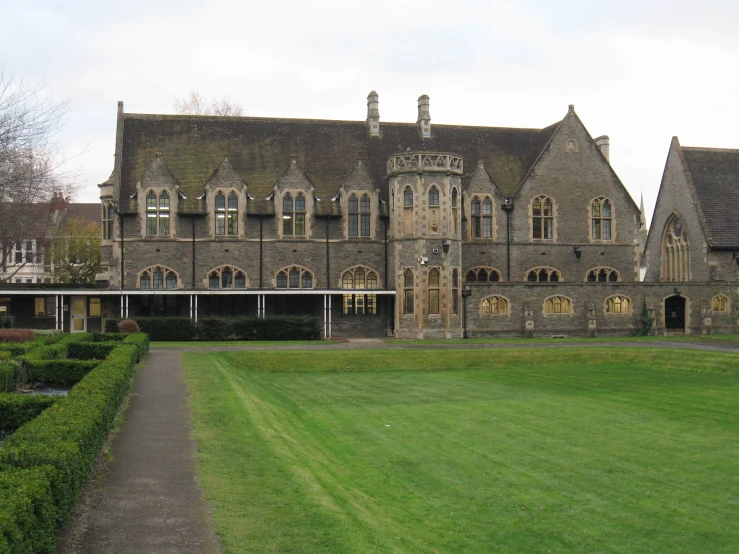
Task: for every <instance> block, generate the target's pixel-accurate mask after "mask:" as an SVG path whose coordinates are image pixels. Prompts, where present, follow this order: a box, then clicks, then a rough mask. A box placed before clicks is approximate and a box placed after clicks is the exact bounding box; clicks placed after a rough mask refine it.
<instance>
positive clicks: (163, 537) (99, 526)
mask: <svg viewBox="0 0 739 554" xmlns="http://www.w3.org/2000/svg"><path fill="white" fill-rule="evenodd" d="M582 346H589V347H598V346H600V347H603V346H620V347H643V348H681V349H692V350H712V351H718V352H737V353H739V343H737V342H733V341H726V342H724V341H710V342H709V341H705V342H703V341H701V342H697V341H696V342H680V343H675V342H669V341H664V342H662V341H660V342H651V343H644V342H633V343H632V342H613V343H608V342H602V343H599V342H592V343H578V342H572V343H559V344H557V343H538V344H537V343H532V344H529V345H523V344H447V345H444V344H440V343H436V344H429V345H422V344H402V343H401V344H397V343H396V344H393V342H392V341H388V342H385V341H382V340H377V341H367V340H364V341H348V342H343V343H333V344H320V343H318V344H315V343H313V344H305V345H295V346H293V345H278V344H275V345H274V346H254V347H249V346H239V347H212V348H197V347H196V348H187V349H183V348H152V349H151V351H150V353H149V355H148V357H147V358H146V361H145V363H144V366H143V367H142V368H141V369H140V370H139V372H138V374H137V375H136V379H135V381H134V385H133V395H132V398H131V404H130V407H129V409H128V411H127V412H126V416H125V422H124V424H123V427H122V429H121V430H120V432H119V433H118V435H117V436H116V437H115V439H114V441H113V446H112V457H113V461H112V462H110V463H109V464H108V466H107V467H106V468H105V469H104V471H103V474H102V476H101V477H100V481H99V482H98V483H96V486H95V487H94V488H95V489H96V490H93V491H89V490H88V491H87V493H86V496H85V499H83V502H82V505H81V506H80V507H78V510H77V513H76V514H75V515H73V518H72V524H71V525H70V528H69V529H68V530H67V531H65V533H63V534H62V535H61V537H60V541H59V548H58V552H59V554H82V553H90V554H107V553H112V554H119V553H120V554H124V553H131V554H148V553H155V554H189V553H193V554H211V553H213V554H217V553H219V552H220V546H219V543H218V540H217V539H216V538H215V535H214V534H213V530H212V526H211V519H210V512H209V508H208V506H207V505H206V503H205V502H204V500H203V496H202V491H201V490H200V488H199V486H198V484H197V481H196V471H195V470H196V464H195V444H194V442H193V440H192V438H191V436H190V430H191V413H190V409H189V404H188V397H187V389H186V387H185V382H184V377H183V374H182V352H183V351H185V350H187V351H197V350H237V349H238V350H297V349H308V350H313V349H315V350H324V349H337V350H342V349H353V348H402V349H415V348H480V349H484V348H569V347H582Z"/></svg>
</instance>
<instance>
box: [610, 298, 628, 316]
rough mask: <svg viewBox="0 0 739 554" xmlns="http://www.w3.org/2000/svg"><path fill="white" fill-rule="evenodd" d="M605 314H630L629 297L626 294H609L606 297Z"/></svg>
mask: <svg viewBox="0 0 739 554" xmlns="http://www.w3.org/2000/svg"><path fill="white" fill-rule="evenodd" d="M606 313H607V314H630V313H631V299H630V298H629V297H628V296H621V295H616V296H609V297H608V298H606Z"/></svg>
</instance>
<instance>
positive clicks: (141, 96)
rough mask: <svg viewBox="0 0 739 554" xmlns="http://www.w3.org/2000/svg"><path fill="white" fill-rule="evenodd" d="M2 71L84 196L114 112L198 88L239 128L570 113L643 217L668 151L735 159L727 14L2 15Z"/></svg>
mask: <svg viewBox="0 0 739 554" xmlns="http://www.w3.org/2000/svg"><path fill="white" fill-rule="evenodd" d="M0 14H2V23H0V72H2V73H4V74H5V76H6V77H13V78H14V79H25V80H26V81H28V82H31V83H35V82H38V81H41V80H43V81H45V82H46V83H47V87H46V91H47V92H48V93H49V94H52V95H53V96H54V97H55V98H57V99H59V100H64V99H66V100H68V101H69V114H68V119H67V122H66V125H65V126H64V128H63V130H62V131H61V132H60V134H59V135H58V137H57V138H58V140H59V141H60V142H61V143H62V144H63V145H64V147H65V150H66V151H67V153H68V154H79V153H80V152H84V153H83V154H81V155H78V156H77V157H76V159H75V160H74V161H73V162H72V164H73V165H75V166H79V167H80V170H81V173H80V178H81V182H82V185H84V186H83V188H82V190H81V192H80V193H79V194H78V195H77V197H76V200H78V201H83V202H94V201H97V197H98V189H97V187H96V185H97V183H100V182H102V181H104V180H106V179H107V178H108V176H109V175H110V172H111V170H112V168H113V152H114V147H115V116H116V103H117V101H118V100H123V101H124V106H125V110H126V111H127V112H136V113H171V112H172V111H173V104H174V102H175V100H176V99H177V98H178V97H184V96H186V95H188V93H189V91H190V90H197V91H199V92H200V93H201V94H202V95H203V96H206V97H208V98H222V97H229V98H230V99H231V100H233V101H234V102H236V103H238V104H240V105H241V106H243V108H244V113H245V115H250V116H268V117H273V116H274V117H297V118H321V119H346V120H364V119H365V118H366V109H367V107H366V97H367V94H368V92H369V91H370V90H373V89H374V90H377V91H378V93H379V95H380V116H381V121H405V122H415V120H416V115H417V110H416V105H417V98H418V96H420V95H421V94H428V95H429V96H430V97H431V119H432V125H433V124H434V123H437V124H468V125H484V126H496V127H536V128H541V127H545V126H547V125H549V124H551V123H554V122H555V121H559V120H560V119H562V117H563V116H564V115H565V113H566V112H567V106H568V104H574V105H575V111H576V112H577V113H578V115H579V116H580V118H581V119H582V121H583V123H584V124H585V126H586V127H587V128H588V130H589V131H590V133H591V135H592V136H594V137H596V136H599V135H602V134H607V135H609V136H610V138H611V163H612V165H613V167H614V169H615V170H616V173H618V175H619V177H620V178H621V180H622V181H623V183H624V184H625V185H626V187H627V188H628V190H629V191H630V193H631V195H632V196H633V197H634V199H635V201H636V202H637V203H638V202H639V196H640V193H641V191H642V190H643V192H644V201H645V205H646V211H647V215H648V217H651V211H652V207H653V205H654V202H655V200H656V196H657V191H658V188H659V183H660V179H661V176H662V170H663V168H664V163H665V158H666V156H667V150H668V147H669V143H670V139H671V137H672V136H674V135H677V136H678V137H679V139H680V143H681V144H682V145H683V146H711V147H723V148H739V139H738V138H737V137H736V136H735V134H734V126H735V125H736V124H737V123H739V103H738V102H737V100H738V99H739V33H737V29H738V28H739V2H736V0H734V1H715V0H704V1H703V2H689V3H688V2H683V1H680V0H678V1H652V0H641V1H639V2H633V1H630V0H629V1H623V0H621V1H598V0H589V1H582V2H579V1H578V2H576V1H564V0H558V1H541V2H535V1H521V2H513V1H508V2H498V1H488V2H477V1H464V0H456V1H454V2H449V1H438V0H430V1H429V0H426V1H423V2H420V1H415V2H405V1H403V0H392V1H387V0H371V1H370V0H365V1H363V2H353V1H347V0H345V1H310V0H304V1H297V2H293V1H275V0H262V1H259V2H253V1H231V0H210V1H207V0H178V1H174V0H161V1H155V0H153V1H145V0H127V1H126V2H119V1H107V2H106V1H100V0H96V1H94V2H93V1H88V0H65V1H39V0H23V1H19V0H0Z"/></svg>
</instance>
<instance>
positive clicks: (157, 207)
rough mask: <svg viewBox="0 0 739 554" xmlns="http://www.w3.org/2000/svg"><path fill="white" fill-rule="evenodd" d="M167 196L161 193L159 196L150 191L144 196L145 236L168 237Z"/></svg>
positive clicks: (164, 192) (163, 192)
mask: <svg viewBox="0 0 739 554" xmlns="http://www.w3.org/2000/svg"><path fill="white" fill-rule="evenodd" d="M169 208H170V204H169V194H167V191H162V192H160V193H159V196H157V194H156V193H155V192H154V191H153V190H150V191H149V193H148V194H147V195H146V234H147V235H152V236H154V235H169Z"/></svg>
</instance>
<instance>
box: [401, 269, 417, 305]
mask: <svg viewBox="0 0 739 554" xmlns="http://www.w3.org/2000/svg"><path fill="white" fill-rule="evenodd" d="M413 310H414V303H413V270H412V269H406V270H405V272H403V313H404V314H406V315H412V314H413Z"/></svg>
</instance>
